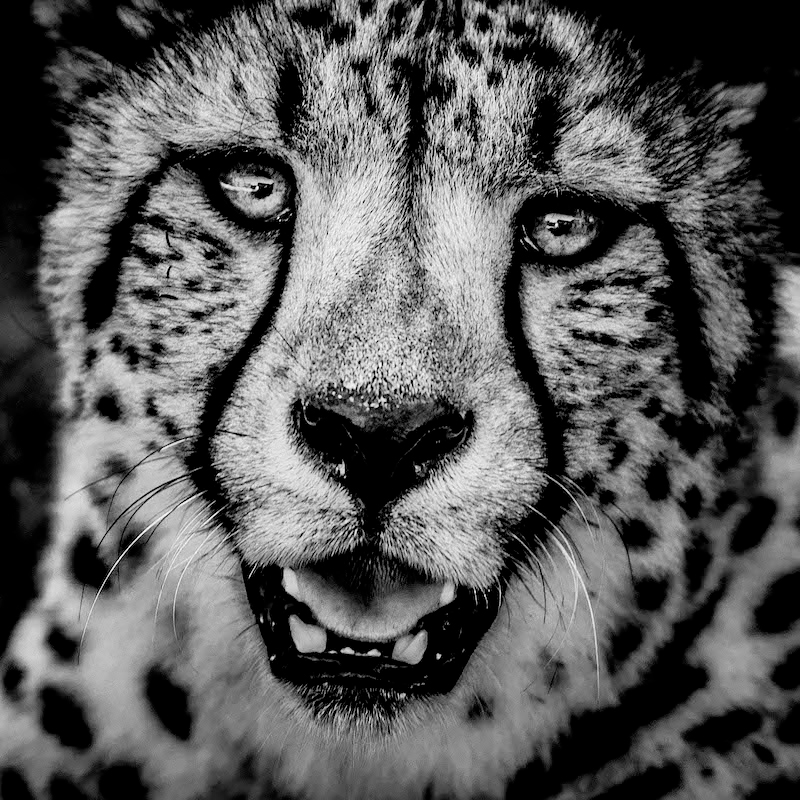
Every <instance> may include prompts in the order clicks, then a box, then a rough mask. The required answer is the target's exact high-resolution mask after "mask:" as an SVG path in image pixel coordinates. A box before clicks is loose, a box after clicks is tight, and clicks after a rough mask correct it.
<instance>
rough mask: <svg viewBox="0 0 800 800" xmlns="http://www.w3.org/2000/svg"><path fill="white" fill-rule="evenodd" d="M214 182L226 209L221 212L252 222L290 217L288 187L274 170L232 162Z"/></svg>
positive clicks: (278, 172)
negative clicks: (231, 213) (234, 214)
mask: <svg viewBox="0 0 800 800" xmlns="http://www.w3.org/2000/svg"><path fill="white" fill-rule="evenodd" d="M216 180H217V184H218V187H219V190H220V193H221V195H222V198H223V200H224V205H226V206H227V209H223V210H228V211H231V210H232V211H234V212H235V213H237V214H239V215H242V216H243V217H244V218H245V219H246V220H252V221H253V222H283V221H285V220H286V219H288V218H289V216H290V215H291V200H292V188H291V185H290V183H289V181H288V179H287V178H286V176H285V175H283V173H282V172H281V171H280V170H278V169H277V168H276V167H271V166H266V165H261V164H248V163H242V162H234V163H233V164H228V165H227V166H226V167H225V168H223V169H222V170H220V172H219V173H218V174H217V177H216Z"/></svg>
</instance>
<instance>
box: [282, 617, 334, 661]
mask: <svg viewBox="0 0 800 800" xmlns="http://www.w3.org/2000/svg"><path fill="white" fill-rule="evenodd" d="M289 632H290V633H291V635H292V641H293V642H294V646H295V647H296V648H297V651H298V652H299V653H322V652H324V650H325V645H326V644H327V643H328V634H327V633H326V632H325V630H324V628H320V627H319V626H318V625H307V624H306V623H305V622H303V620H301V619H300V617H298V616H297V615H296V614H292V615H291V616H290V617H289Z"/></svg>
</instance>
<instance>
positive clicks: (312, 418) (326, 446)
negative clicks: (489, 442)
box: [293, 395, 472, 510]
mask: <svg viewBox="0 0 800 800" xmlns="http://www.w3.org/2000/svg"><path fill="white" fill-rule="evenodd" d="M373 405H374V404H373ZM293 412H294V414H293V416H294V424H295V428H296V430H297V432H298V434H299V435H300V437H301V439H302V441H303V442H304V444H305V445H306V447H307V448H308V449H309V450H310V451H311V452H312V453H313V454H314V457H315V458H316V459H317V461H318V463H320V464H321V465H323V466H324V467H325V468H326V469H327V470H328V471H329V473H330V474H331V475H332V476H333V477H334V478H335V479H336V480H338V481H339V482H340V483H342V484H343V485H344V486H345V487H346V488H347V489H348V490H349V491H350V493H351V494H352V495H353V496H354V497H356V498H358V499H359V500H360V501H361V502H362V503H363V504H364V506H365V507H366V508H367V509H372V510H377V509H379V508H381V507H382V506H384V505H386V504H387V503H389V502H390V501H391V500H393V499H395V498H397V497H399V495H400V494H401V493H402V492H404V491H405V490H407V489H409V488H411V487H412V486H414V485H416V484H418V483H420V482H421V481H423V480H424V479H425V478H426V477H427V475H428V474H429V473H430V471H431V469H432V468H433V467H434V466H435V465H436V464H437V463H438V462H440V461H441V460H442V459H443V458H444V457H445V456H447V455H449V454H451V453H453V452H454V451H455V450H456V449H457V448H459V447H460V446H461V445H463V444H464V442H465V441H466V440H467V438H468V437H469V434H470V431H471V428H472V425H471V415H462V414H460V413H459V412H458V411H456V410H454V409H453V408H452V407H449V406H448V405H446V404H444V403H440V402H424V403H423V402H421V403H406V404H397V405H391V406H387V407H381V406H378V407H377V408H376V407H372V406H371V405H370V404H369V403H368V402H366V401H364V400H363V399H362V398H358V397H353V396H352V395H349V396H342V395H337V396H335V397H325V398H315V399H313V400H310V399H309V400H299V401H297V402H296V403H295V405H294V409H293Z"/></svg>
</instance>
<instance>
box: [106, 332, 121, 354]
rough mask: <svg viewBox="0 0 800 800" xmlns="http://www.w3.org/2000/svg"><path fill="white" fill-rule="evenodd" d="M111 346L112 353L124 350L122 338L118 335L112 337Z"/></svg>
mask: <svg viewBox="0 0 800 800" xmlns="http://www.w3.org/2000/svg"><path fill="white" fill-rule="evenodd" d="M109 344H110V346H111V352H112V353H119V351H120V350H122V346H123V341H122V337H121V336H120V335H119V334H118V333H115V334H114V335H113V336H112V337H111V339H110V341H109Z"/></svg>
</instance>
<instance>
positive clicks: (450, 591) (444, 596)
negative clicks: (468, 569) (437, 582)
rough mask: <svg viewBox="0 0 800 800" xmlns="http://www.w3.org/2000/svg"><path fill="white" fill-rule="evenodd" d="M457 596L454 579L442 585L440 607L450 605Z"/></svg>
mask: <svg viewBox="0 0 800 800" xmlns="http://www.w3.org/2000/svg"><path fill="white" fill-rule="evenodd" d="M455 598H456V585H455V584H454V583H453V581H447V583H446V584H445V585H444V586H443V587H442V593H441V595H439V608H441V607H442V606H447V605H450V603H452V602H453V600H455Z"/></svg>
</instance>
